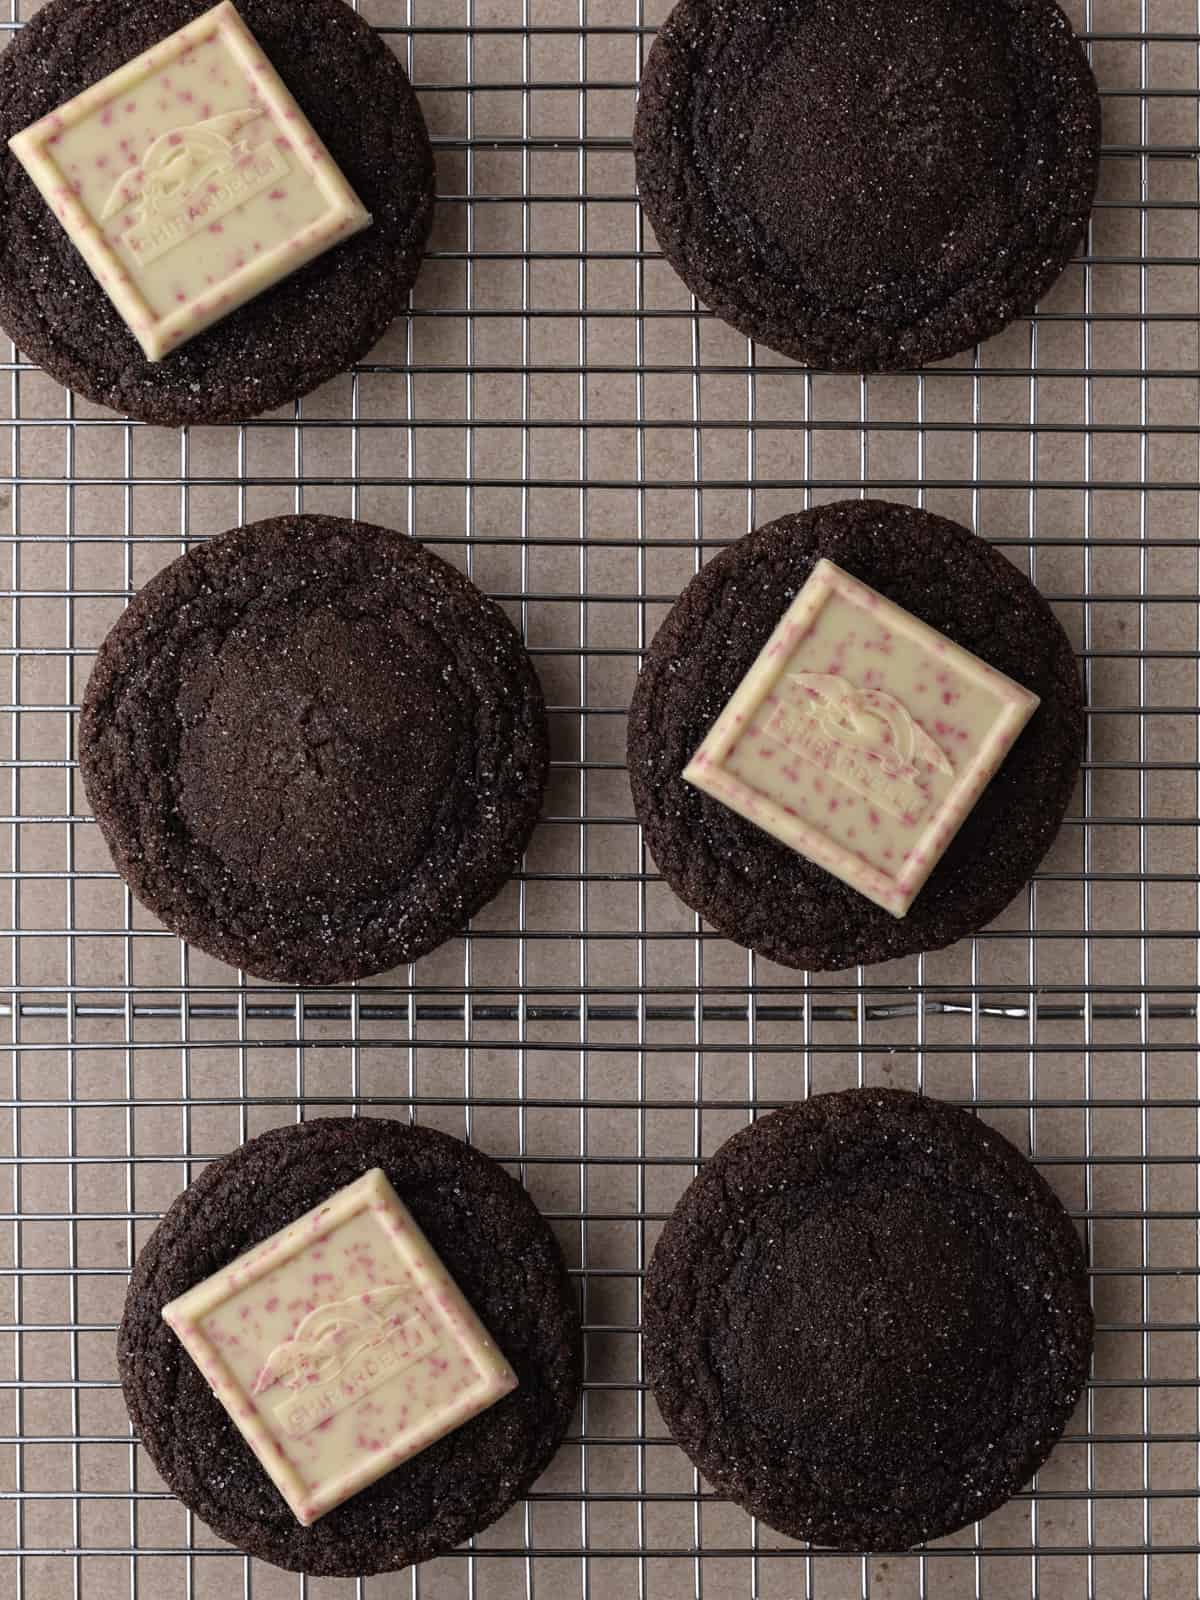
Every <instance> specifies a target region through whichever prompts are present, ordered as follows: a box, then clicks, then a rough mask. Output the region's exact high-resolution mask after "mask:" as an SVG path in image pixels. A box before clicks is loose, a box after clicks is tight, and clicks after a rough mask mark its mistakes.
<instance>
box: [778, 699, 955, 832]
mask: <svg viewBox="0 0 1200 1600" xmlns="http://www.w3.org/2000/svg"><path fill="white" fill-rule="evenodd" d="M773 700H774V705H773V709H772V712H771V715H770V717H769V718H768V719H767V721H766V724H765V725H764V728H763V732H764V733H765V734H766V735H767V737H768V738H770V739H774V740H776V741H777V742H778V743H780V744H783V745H786V746H787V748H788V749H789V750H791V751H793V752H794V753H795V754H796V755H799V756H801V757H803V759H804V760H805V761H808V762H810V763H811V764H812V765H813V766H817V767H821V768H823V769H824V770H825V771H827V772H829V773H830V774H831V776H833V777H834V778H836V779H837V780H838V781H839V782H840V783H844V784H845V785H846V787H847V788H849V789H853V790H854V791H855V793H856V794H861V795H864V796H866V797H867V798H868V799H870V800H872V801H874V802H875V804H877V805H879V806H881V807H882V808H883V809H884V810H886V811H889V812H891V813H892V814H893V815H894V816H898V817H908V818H910V819H913V820H915V819H916V818H918V817H919V816H920V815H921V813H922V812H923V811H925V809H926V808H927V807H928V805H929V802H930V799H931V798H932V795H931V792H930V782H931V779H932V778H933V775H934V774H935V773H941V774H943V775H944V776H946V777H951V778H952V777H953V776H954V765H953V763H952V762H951V760H950V758H949V756H947V754H946V753H945V751H944V750H943V749H942V748H941V746H940V745H939V744H938V743H937V742H936V741H935V740H934V739H932V738H930V736H929V734H927V733H926V732H925V729H924V728H922V727H921V725H920V723H919V722H917V721H916V719H915V718H914V717H913V716H912V715H911V713H910V712H909V711H908V710H907V709H906V708H905V707H904V706H902V705H901V704H900V702H899V700H897V699H896V698H895V696H894V695H890V694H888V693H887V692H886V691H885V690H883V689H858V688H856V687H855V686H854V685H853V684H852V683H848V682H847V681H846V679H845V678H840V677H838V676H837V675H836V674H834V673H828V672H802V671H798V672H789V673H787V674H786V675H785V676H784V677H783V678H782V679H781V681H780V683H779V686H778V689H777V690H776V693H775V695H774V697H773Z"/></svg>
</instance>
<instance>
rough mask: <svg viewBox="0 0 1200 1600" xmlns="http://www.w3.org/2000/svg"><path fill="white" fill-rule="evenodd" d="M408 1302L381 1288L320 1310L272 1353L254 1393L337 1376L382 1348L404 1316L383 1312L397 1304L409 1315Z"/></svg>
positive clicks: (399, 1291)
mask: <svg viewBox="0 0 1200 1600" xmlns="http://www.w3.org/2000/svg"><path fill="white" fill-rule="evenodd" d="M408 1299H409V1297H408V1296H407V1294H406V1292H405V1291H404V1290H403V1289H400V1288H398V1287H397V1286H396V1285H395V1284H384V1285H383V1286H382V1287H381V1288H379V1289H368V1290H366V1291H365V1292H364V1293H363V1294H356V1295H354V1296H352V1298H351V1299H349V1300H338V1301H335V1302H334V1303H333V1304H332V1305H327V1306H318V1307H317V1309H316V1310H315V1311H310V1312H309V1313H308V1315H307V1316H306V1317H305V1318H304V1320H303V1321H302V1322H301V1323H300V1325H299V1327H298V1328H297V1329H296V1331H295V1333H294V1334H293V1335H292V1337H291V1338H290V1339H287V1340H285V1341H284V1343H283V1344H280V1345H277V1346H276V1347H275V1349H274V1350H272V1352H271V1354H270V1355H269V1356H268V1357H267V1359H266V1362H265V1363H264V1365H263V1368H262V1371H261V1372H260V1373H259V1375H258V1378H257V1379H256V1381H255V1384H254V1389H253V1393H254V1394H256V1395H257V1394H262V1393H264V1392H265V1391H266V1390H267V1389H270V1388H273V1387H274V1385H275V1384H277V1383H282V1384H283V1385H284V1386H285V1387H286V1388H288V1389H305V1388H307V1387H308V1385H309V1384H314V1383H327V1382H328V1381H329V1380H330V1379H331V1378H336V1377H338V1376H339V1374H341V1373H342V1372H344V1371H345V1370H346V1368H347V1367H348V1366H349V1365H350V1364H351V1362H353V1361H354V1360H355V1359H356V1358H357V1357H358V1356H359V1355H361V1354H362V1352H363V1351H364V1350H367V1349H370V1348H371V1347H372V1346H373V1345H377V1344H381V1343H382V1342H383V1340H385V1339H386V1338H387V1337H388V1335H389V1334H391V1333H393V1332H394V1331H395V1330H396V1328H397V1327H398V1326H399V1325H400V1322H401V1321H402V1320H403V1318H402V1317H401V1316H398V1315H396V1314H395V1313H393V1314H392V1315H390V1316H388V1315H385V1310H386V1308H387V1307H388V1306H392V1305H394V1304H395V1302H397V1301H400V1302H401V1305H400V1306H397V1307H396V1310H397V1311H404V1312H408V1311H409V1310H410V1309H411V1307H410V1305H409V1303H408Z"/></svg>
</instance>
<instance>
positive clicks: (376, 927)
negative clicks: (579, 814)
mask: <svg viewBox="0 0 1200 1600" xmlns="http://www.w3.org/2000/svg"><path fill="white" fill-rule="evenodd" d="M546 741H547V736H546V721H545V709H544V705H543V701H542V694H541V689H540V686H539V684H538V681H537V678H536V675H535V674H534V671H533V668H532V666H531V664H530V662H529V658H528V656H527V655H526V654H525V651H524V648H523V647H522V645H521V642H520V640H519V639H518V637H517V635H516V633H515V631H514V629H513V627H512V625H511V624H510V623H509V621H508V620H507V618H506V617H505V616H504V614H503V612H502V611H501V610H500V608H499V607H498V606H496V605H495V604H494V603H493V602H492V601H491V600H489V599H488V598H487V597H486V596H485V595H483V594H482V593H481V592H480V591H479V590H478V589H476V588H475V587H474V585H473V584H471V583H470V582H469V581H468V580H467V579H466V578H465V577H463V576H462V574H461V573H459V572H458V571H456V570H455V569H454V568H452V567H450V566H448V565H447V564H446V563H445V562H444V561H442V560H440V559H439V558H438V557H437V556H435V555H433V554H432V553H431V552H430V551H428V550H426V549H425V548H424V547H423V546H422V545H420V544H418V543H417V542H415V541H413V540H410V539H406V538H403V537H402V536H401V535H399V534H396V533H391V532H389V531H388V530H386V529H383V528H377V527H372V526H369V525H367V524H364V523H354V522H348V521H344V520H342V519H339V518H333V517H284V518H280V519H277V520H274V521H269V522H262V523H258V524H254V525H251V526H250V527H248V528H242V529H238V530H236V531H235V532H233V533H229V534H225V535H223V536H222V537H221V538H218V539H215V540H213V541H212V542H211V543H210V544H207V545H201V546H199V547H198V548H197V549H195V550H193V551H191V552H190V553H189V554H188V555H186V556H184V557H182V558H181V559H180V560H179V561H176V562H174V563H173V564H172V565H171V566H170V567H168V568H167V569H166V570H165V571H164V572H162V573H160V574H159V575H158V576H157V577H156V578H154V579H152V580H151V582H150V583H148V584H147V585H146V587H145V588H144V589H142V590H141V591H140V592H139V593H138V595H137V596H135V598H134V600H133V602H132V603H131V605H130V606H129V608H128V610H127V611H126V612H125V614H124V616H123V617H122V618H121V620H120V621H119V622H118V623H117V625H116V627H115V628H114V629H113V630H112V632H111V634H110V635H109V637H108V638H107V639H106V641H105V643H104V644H103V646H102V647H101V650H100V653H99V656H98V658H97V661H96V666H95V669H94V671H93V674H92V678H91V682H90V683H89V685H88V690H87V694H86V696H85V699H84V705H83V713H82V721H81V728H80V764H81V766H82V770H83V776H84V781H85V784H86V787H87V792H88V796H89V798H90V800H91V802H92V805H93V807H94V809H95V812H96V817H97V821H98V822H99V824H100V827H101V829H102V830H103V832H104V836H105V838H106V840H107V841H108V844H109V847H110V849H111V850H112V853H113V857H114V859H115V861H116V863H117V866H118V868H119V869H120V871H121V873H122V874H123V876H124V877H125V878H126V880H127V881H128V883H129V885H130V887H131V888H132V889H133V891H134V893H135V894H136V895H137V897H138V898H139V899H140V900H141V901H142V902H143V903H144V904H145V905H146V906H148V907H149V909H150V910H151V911H153V912H154V913H155V914H156V915H157V916H159V917H161V919H162V920H163V921H164V922H165V923H166V924H167V925H168V927H170V928H172V929H174V930H175V931H176V932H178V933H180V934H181V935H182V936H183V937H184V938H186V939H189V940H190V941H191V942H192V943H194V944H196V945H198V946H199V947H200V948H201V949H203V950H206V951H208V952H209V953H210V954H212V955H215V956H218V957H219V958H220V959H221V960H223V961H227V962H229V963H230V964H231V965H234V966H241V967H244V968H245V969H246V970H247V971H249V972H252V973H254V974H255V975H256V976H258V977H262V978H268V979H273V980H276V981H280V982H285V983H300V984H318V983H319V984H329V983H338V982H342V981H343V980H347V979H351V978H358V977H363V976H365V975H367V974H369V973H373V972H380V971H383V970H384V969H385V968H388V967H392V966H396V965H399V964H400V963H402V962H408V961H414V960H416V959H417V958H418V957H419V956H421V955H423V954H425V953H426V952H427V951H428V950H430V949H432V948H433V947H434V946H435V945H438V944H440V943H442V941H443V940H445V939H447V938H449V937H450V936H451V935H452V934H455V933H457V932H460V931H461V930H462V928H463V927H464V926H465V925H466V923H467V921H468V920H469V918H470V917H471V916H472V915H473V914H474V913H475V911H477V910H478V909H479V907H480V906H482V905H483V904H484V903H485V902H486V901H487V900H489V899H491V898H492V896H493V895H494V894H495V893H497V891H498V890H499V889H500V888H501V886H502V885H503V884H504V883H505V881H506V880H507V879H508V878H509V877H511V875H512V873H513V872H514V871H515V870H516V868H517V867H518V865H519V864H520V859H521V854H522V851H523V850H524V847H525V844H526V842H527V840H528V837H529V835H530V832H531V831H532V828H533V825H534V823H535V821H536V819H537V815H538V811H539V808H540V803H541V794H542V788H543V785H544V781H545V775H546V764H547V742H546Z"/></svg>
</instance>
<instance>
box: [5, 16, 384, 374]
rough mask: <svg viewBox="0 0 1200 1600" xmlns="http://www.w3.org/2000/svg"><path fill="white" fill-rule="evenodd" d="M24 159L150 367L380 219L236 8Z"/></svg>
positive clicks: (174, 44)
mask: <svg viewBox="0 0 1200 1600" xmlns="http://www.w3.org/2000/svg"><path fill="white" fill-rule="evenodd" d="M9 149H10V150H11V151H12V153H13V155H15V156H16V158H17V160H18V161H19V162H20V163H21V165H22V166H23V167H24V168H25V170H26V172H28V174H29V176H30V177H31V178H32V179H33V181H34V183H35V184H36V185H37V187H38V189H39V190H40V191H41V193H42V196H43V198H44V199H45V201H46V203H47V205H49V206H50V207H51V209H52V210H53V211H54V214H55V216H57V218H58V219H59V221H60V222H61V223H62V225H63V227H64V228H65V229H66V231H67V234H68V235H69V237H70V239H71V242H72V243H73V244H74V245H75V247H76V249H77V250H78V251H79V253H80V255H81V256H82V257H83V259H84V260H85V261H86V262H87V264H88V267H89V268H90V269H91V271H92V273H93V275H94V276H95V278H96V279H97V281H98V282H99V283H100V285H101V287H102V288H103V289H104V291H105V293H106V294H107V295H108V297H109V299H110V300H111V301H112V303H113V305H115V306H116V308H117V310H118V311H119V312H120V313H121V316H122V317H123V318H124V319H125V321H126V323H127V324H128V325H129V328H130V331H131V332H132V333H133V334H134V336H135V337H136V338H137V340H138V342H139V344H140V345H141V347H142V349H143V351H144V352H145V354H146V356H147V358H148V359H149V360H151V361H161V360H162V359H163V357H164V356H166V355H168V354H169V353H170V352H171V351H172V350H174V349H176V348H177V347H178V346H179V345H181V344H182V343H184V341H185V340H187V339H191V338H193V337H194V336H195V335H196V334H198V333H200V332H201V331H202V330H203V329H205V328H207V327H210V326H211V325H212V324H213V323H214V322H217V321H218V320H219V319H220V318H222V317H225V316H228V315H229V313H230V312H231V311H235V310H237V308H238V307H239V306H241V305H244V304H245V303H246V301H247V300H251V299H253V298H254V296H256V295H258V294H261V293H262V292H263V290H264V289H268V288H270V287H271V286H272V285H273V284H275V283H278V282H279V281H280V280H281V279H283V278H286V277H287V276H288V275H289V274H290V273H293V272H295V271H297V270H298V269H299V268H300V267H302V266H304V265H305V264H306V263H307V262H309V261H312V260H313V259H314V257H316V256H319V255H321V254H323V253H324V252H325V251H326V250H328V249H330V248H331V247H332V246H333V245H336V244H340V243H341V242H342V241H343V240H345V239H348V238H350V236H351V235H352V234H355V233H358V232H359V231H361V230H362V229H363V228H366V227H368V226H369V225H370V222H371V217H370V215H369V214H368V212H367V211H366V210H365V209H364V208H363V205H362V203H361V202H360V201H359V199H358V197H357V195H356V194H355V193H354V190H353V189H352V188H351V187H350V185H349V183H347V181H346V179H345V178H344V177H343V176H342V174H341V172H340V171H339V170H338V167H337V164H336V163H335V161H334V160H333V158H332V156H331V155H330V154H329V151H328V150H327V149H326V148H325V146H324V144H323V143H322V142H321V140H320V139H319V138H318V137H317V135H316V133H315V132H314V130H313V128H312V126H311V124H310V123H309V121H308V119H307V118H306V117H305V115H304V113H303V112H302V111H301V109H300V107H299V106H298V105H297V104H296V101H295V100H294V99H293V98H292V96H291V94H290V93H289V91H288V90H287V88H286V87H285V85H284V83H283V80H282V79H281V78H280V76H279V74H278V73H277V72H276V71H275V69H274V67H273V66H272V65H271V63H270V62H269V61H268V60H267V59H266V57H265V56H264V55H263V53H262V51H261V50H260V49H259V47H258V44H257V42H256V40H255V38H254V35H253V34H252V33H251V32H250V30H249V29H248V28H247V27H246V24H245V23H244V22H243V21H242V19H241V17H240V16H239V15H238V13H237V11H236V10H235V9H234V7H233V5H232V4H230V3H229V0H224V3H223V4H221V5H218V6H216V7H214V9H213V10H212V11H209V12H206V13H205V15H204V16H202V17H198V18H197V19H196V21H195V22H190V23H188V25H187V26H186V27H184V28H180V30H179V31H178V33H173V34H171V35H170V37H169V38H166V39H164V40H162V42H161V43H159V44H156V45H154V46H153V47H152V48H151V49H149V50H147V51H145V52H144V53H143V54H142V55H140V56H138V57H137V58H136V59H135V60H133V61H130V62H128V63H127V64H126V65H125V66H123V67H120V68H119V69H118V70H117V71H116V72H114V73H111V74H110V75H109V76H108V77H107V78H104V79H102V80H101V81H100V82H99V83H95V84H93V85H92V86H91V87H90V88H88V89H85V90H84V91H83V93H82V94H79V95H76V96H75V98H74V99H73V100H68V101H67V102H66V104H65V105H61V106H59V108H58V109H57V111H53V112H51V114H50V115H49V116H46V117H42V118H41V120H40V121H38V122H34V123H31V124H30V126H29V127H27V128H24V129H22V131H21V132H20V133H18V134H15V135H14V137H13V138H12V139H10V140H9Z"/></svg>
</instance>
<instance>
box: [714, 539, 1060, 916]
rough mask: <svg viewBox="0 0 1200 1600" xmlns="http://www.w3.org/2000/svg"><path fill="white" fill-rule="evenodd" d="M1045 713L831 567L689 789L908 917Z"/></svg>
mask: <svg viewBox="0 0 1200 1600" xmlns="http://www.w3.org/2000/svg"><path fill="white" fill-rule="evenodd" d="M1039 703H1040V702H1039V700H1038V697H1037V695H1035V694H1031V693H1030V692H1029V690H1028V689H1024V688H1022V687H1021V685H1020V684H1019V683H1015V682H1014V681H1013V680H1012V679H1011V678H1009V677H1006V676H1005V674H1004V673H1002V672H997V671H996V670H995V668H994V667H989V666H988V665H987V663H986V662H984V661H981V660H980V659H979V657H978V656H975V655H972V654H971V652H970V651H969V650H964V649H963V648H962V647H961V645H957V644H954V643H953V641H952V640H950V639H947V638H945V637H944V635H942V634H940V633H938V632H937V630H936V629H934V628H931V627H929V626H928V625H927V624H926V623H924V622H921V621H919V620H918V619H917V618H916V617H914V616H912V615H911V614H910V613H909V612H907V611H905V610H904V609H903V607H901V606H898V605H896V604H895V603H894V602H893V601H891V600H888V599H886V598H885V597H884V596H883V595H881V594H878V593H877V592H876V591H875V590H874V589H871V588H869V587H868V586H867V585H866V584H865V583H860V582H859V580H858V579H857V578H852V577H851V576H850V575H849V574H848V573H846V572H843V571H842V569H841V568H840V567H838V566H836V565H835V564H834V563H833V562H832V561H828V560H824V559H823V560H821V561H818V562H817V564H816V566H815V567H814V569H813V572H812V575H811V577H810V578H809V580H808V582H807V583H806V584H805V585H804V587H803V588H802V589H801V591H800V593H799V594H798V595H797V596H796V598H795V600H794V601H793V602H792V604H791V605H790V606H789V607H788V609H787V611H786V612H785V613H784V615H783V618H782V619H781V621H780V623H779V625H778V627H777V628H776V629H775V631H774V633H773V634H772V635H771V637H770V639H768V641H767V643H766V644H765V645H764V647H763V649H762V651H761V652H760V654H759V656H758V658H757V659H756V660H755V662H754V664H753V666H752V667H751V668H750V670H749V672H748V673H747V674H746V676H745V678H744V679H743V680H742V682H741V684H740V685H739V686H738V688H737V691H736V692H735V694H734V696H733V698H732V699H731V700H730V702H729V704H728V705H727V706H726V708H725V710H724V711H723V712H722V713H721V715H720V717H719V718H718V719H717V721H716V723H715V724H714V725H713V727H712V729H711V730H710V732H709V733H708V736H707V737H706V738H705V739H704V741H703V743H702V744H701V745H700V748H699V749H698V750H697V751H696V754H695V755H694V756H693V757H692V760H691V761H690V762H689V763H688V766H687V767H686V769H685V770H684V774H683V776H684V778H685V779H686V780H687V782H688V783H691V784H694V785H695V786H696V788H698V789H702V790H703V791H704V792H705V793H706V794H709V795H711V796H712V797H713V798H714V799H715V800H720V801H721V802H722V804H724V805H727V806H729V807H730V808H731V809H732V810H734V811H737V812H738V813H740V815H741V816H743V817H745V818H746V819H747V820H748V821H750V822H753V823H755V824H756V825H757V826H758V827H760V828H763V829H765V830H766V832H768V833H770V834H773V835H774V836H775V838H777V839H780V840H782V842H783V843H784V844H786V845H789V846H790V847H791V848H792V849H793V850H797V851H799V852H800V854H801V855H804V856H807V857H808V859H809V860H810V861H814V862H816V864H817V865H818V866H820V867H824V868H825V870H826V871H827V872H832V873H833V874H834V875H835V876H836V877H838V878H841V880H842V881H843V883H848V884H849V885H850V887H851V888H852V889H857V890H858V892H859V893H860V894H862V895H865V896H866V897H867V899H869V900H873V901H874V902H875V904H876V905H879V906H882V907H883V909H884V910H885V911H890V912H891V913H892V915H893V916H895V917H903V916H904V915H905V914H906V913H907V912H908V909H909V907H910V906H911V905H912V903H913V901H914V900H915V899H916V897H917V895H918V894H919V892H920V890H921V888H922V886H923V885H924V883H925V881H926V879H927V878H928V877H929V874H930V873H931V872H932V871H933V868H934V866H935V865H936V864H937V862H938V861H939V860H940V859H941V856H942V854H943V852H944V851H945V849H946V846H947V845H948V844H949V843H950V841H951V839H953V837H954V835H955V834H956V833H957V832H958V830H959V828H960V827H961V826H962V824H963V822H964V820H965V819H966V817H967V815H968V813H969V812H970V811H971V808H972V807H973V806H974V804H975V802H976V801H977V800H978V798H979V796H980V794H981V793H982V792H983V789H984V788H985V787H986V785H987V784H988V782H989V781H990V780H991V778H992V777H993V776H994V775H995V773H996V772H997V771H998V770H999V768H1000V766H1001V764H1002V762H1003V761H1004V758H1005V756H1006V755H1007V754H1008V752H1009V750H1010V749H1011V747H1012V745H1013V744H1014V743H1015V741H1016V739H1017V736H1018V735H1019V734H1020V732H1021V730H1022V728H1024V726H1025V724H1026V723H1027V722H1028V721H1029V718H1030V717H1031V716H1032V715H1033V713H1034V711H1036V709H1037V707H1038V705H1039Z"/></svg>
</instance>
